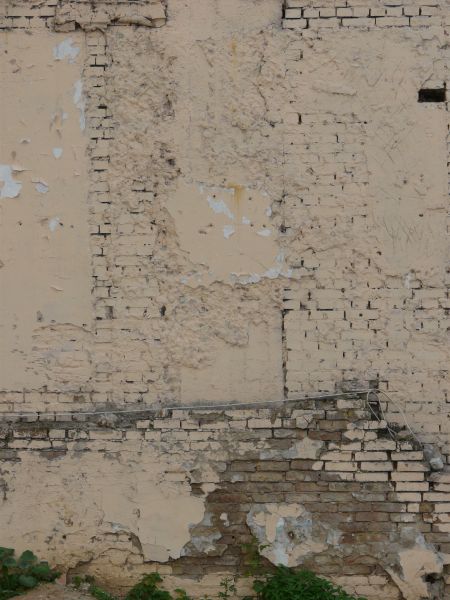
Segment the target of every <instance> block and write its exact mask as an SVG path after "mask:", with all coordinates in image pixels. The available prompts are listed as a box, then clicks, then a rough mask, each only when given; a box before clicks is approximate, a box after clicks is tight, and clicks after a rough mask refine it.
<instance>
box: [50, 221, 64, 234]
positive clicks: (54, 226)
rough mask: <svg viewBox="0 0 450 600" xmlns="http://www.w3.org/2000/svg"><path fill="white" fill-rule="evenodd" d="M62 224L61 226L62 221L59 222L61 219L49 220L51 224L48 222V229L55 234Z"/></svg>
mask: <svg viewBox="0 0 450 600" xmlns="http://www.w3.org/2000/svg"><path fill="white" fill-rule="evenodd" d="M60 224H61V221H60V220H59V217H54V218H53V219H50V220H49V222H48V228H49V229H50V231H51V232H52V233H53V232H54V231H56V230H57V228H58V225H60Z"/></svg>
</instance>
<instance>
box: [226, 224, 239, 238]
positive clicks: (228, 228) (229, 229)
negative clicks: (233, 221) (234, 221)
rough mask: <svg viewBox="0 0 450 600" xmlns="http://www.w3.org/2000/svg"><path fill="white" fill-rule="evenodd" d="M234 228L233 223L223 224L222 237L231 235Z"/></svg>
mask: <svg viewBox="0 0 450 600" xmlns="http://www.w3.org/2000/svg"><path fill="white" fill-rule="evenodd" d="M235 231H236V230H235V228H234V227H233V225H224V226H223V237H224V238H225V239H226V240H228V239H229V237H230V236H232V235H233V233H235Z"/></svg>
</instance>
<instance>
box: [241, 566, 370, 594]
mask: <svg viewBox="0 0 450 600" xmlns="http://www.w3.org/2000/svg"><path fill="white" fill-rule="evenodd" d="M253 589H254V590H255V592H256V596H255V598H256V600H365V599H364V598H362V597H359V598H358V597H356V596H352V595H350V594H348V593H347V592H345V591H344V590H343V589H342V588H340V587H339V586H336V585H334V584H332V583H331V582H330V581H328V580H326V579H324V578H323V577H318V576H317V575H315V574H314V573H312V572H311V571H307V570H301V571H294V569H290V568H288V567H283V566H278V567H276V569H275V571H274V572H273V573H271V574H270V575H266V576H265V577H263V578H261V579H256V580H255V581H254V582H253ZM247 600H249V598H248V599H247Z"/></svg>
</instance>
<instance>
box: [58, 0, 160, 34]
mask: <svg viewBox="0 0 450 600" xmlns="http://www.w3.org/2000/svg"><path fill="white" fill-rule="evenodd" d="M165 23H166V12H165V7H164V5H163V2H161V1H160V0H139V1H138V2H133V3H130V2H128V1H127V0H103V1H100V2H95V3H93V2H91V1H90V0H76V1H73V0H72V1H71V0H62V1H61V2H59V4H58V6H57V8H56V14H55V31H73V30H74V29H75V28H76V27H77V26H78V27H80V28H81V29H84V30H85V31H93V30H96V29H100V30H105V29H106V28H107V27H108V25H141V26H143V27H162V26H163V25H165Z"/></svg>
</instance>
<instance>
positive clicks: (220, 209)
mask: <svg viewBox="0 0 450 600" xmlns="http://www.w3.org/2000/svg"><path fill="white" fill-rule="evenodd" d="M208 204H209V206H210V207H211V208H212V210H213V211H214V212H215V213H216V215H220V214H224V215H226V216H227V217H228V218H229V219H231V220H234V215H233V213H232V212H231V210H230V209H229V208H228V206H227V205H226V204H225V202H224V201H223V200H216V199H215V198H213V197H212V196H208Z"/></svg>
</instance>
